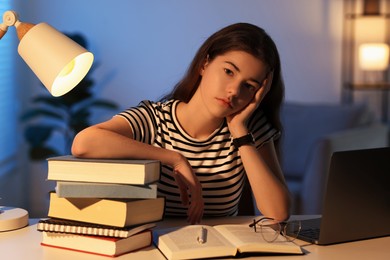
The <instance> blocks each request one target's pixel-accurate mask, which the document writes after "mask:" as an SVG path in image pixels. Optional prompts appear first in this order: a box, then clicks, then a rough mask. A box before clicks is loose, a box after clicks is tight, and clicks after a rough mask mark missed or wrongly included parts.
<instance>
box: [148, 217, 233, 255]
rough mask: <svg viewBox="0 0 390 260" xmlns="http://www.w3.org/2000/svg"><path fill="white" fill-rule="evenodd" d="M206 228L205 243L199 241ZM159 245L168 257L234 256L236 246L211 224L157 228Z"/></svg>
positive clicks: (157, 243)
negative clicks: (201, 231)
mask: <svg viewBox="0 0 390 260" xmlns="http://www.w3.org/2000/svg"><path fill="white" fill-rule="evenodd" d="M202 227H204V228H206V236H205V241H204V243H199V242H198V239H197V238H198V236H199V233H200V230H201V228H202ZM154 232H155V234H156V236H155V237H156V239H157V241H155V243H156V245H157V247H158V248H159V249H160V250H161V251H162V252H163V253H164V255H165V256H166V257H167V258H168V259H185V258H187V259H188V258H209V257H218V256H234V255H235V254H236V251H237V249H236V247H235V246H233V245H232V244H231V243H230V242H229V241H227V240H226V239H225V238H224V237H223V236H221V235H220V234H219V233H218V232H216V231H215V230H214V228H213V227H210V226H202V225H191V226H185V227H181V228H171V229H163V230H155V231H154Z"/></svg>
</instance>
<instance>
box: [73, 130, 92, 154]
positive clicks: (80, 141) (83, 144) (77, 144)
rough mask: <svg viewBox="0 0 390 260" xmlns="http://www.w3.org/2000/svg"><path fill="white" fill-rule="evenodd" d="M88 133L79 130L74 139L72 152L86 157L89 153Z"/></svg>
mask: <svg viewBox="0 0 390 260" xmlns="http://www.w3.org/2000/svg"><path fill="white" fill-rule="evenodd" d="M87 139H88V135H86V134H85V133H84V131H81V132H79V133H78V134H77V135H76V136H75V138H74V139H73V143H72V147H71V153H72V155H73V156H75V157H86V156H87V155H88V147H89V145H87V143H88V141H87Z"/></svg>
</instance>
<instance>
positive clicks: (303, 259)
mask: <svg viewBox="0 0 390 260" xmlns="http://www.w3.org/2000/svg"><path fill="white" fill-rule="evenodd" d="M301 218H302V217H301ZM252 219H253V217H230V218H223V219H206V220H204V222H203V223H204V224H208V225H214V224H222V223H249V222H251V220H252ZM36 222H37V220H31V221H30V224H31V225H30V226H28V227H26V228H23V229H19V230H15V231H9V232H3V233H0V259H2V260H3V259H4V260H8V259H15V260H16V259H23V260H30V259H31V260H40V259H45V260H62V259H63V260H69V259H72V260H89V259H104V260H107V259H109V258H107V257H103V256H97V255H92V254H87V253H79V252H73V251H70V250H63V249H57V248H50V247H44V246H41V245H40V242H41V239H42V234H41V233H40V232H38V231H37V230H36V225H35V223H36ZM185 224H186V222H185V220H177V219H166V220H164V221H163V222H160V223H158V227H170V226H178V225H185ZM158 227H157V228H158ZM297 243H298V244H299V245H301V246H302V248H303V249H304V250H305V251H306V253H305V255H298V256H291V255H289V256H270V257H264V256H259V257H257V258H258V259H267V258H269V259H272V260H279V259H284V260H287V259H291V260H310V259H311V260H314V259H315V260H321V259H326V260H328V259H332V260H337V259H343V260H349V259H350V260H352V259H353V260H359V259H364V260H366V259H375V260H381V259H383V260H388V259H390V237H384V238H376V239H369V240H363V241H356V242H350V243H342V244H336V245H330V246H317V245H312V244H307V243H306V242H303V241H297ZM114 259H118V260H123V259H137V260H139V259H141V260H148V259H151V260H159V259H165V258H164V257H163V256H162V255H161V254H160V252H159V251H158V250H157V249H156V248H155V247H154V246H150V247H148V248H146V249H143V250H140V251H137V252H133V253H129V254H126V255H123V256H120V257H117V258H114ZM245 259H256V257H248V258H245Z"/></svg>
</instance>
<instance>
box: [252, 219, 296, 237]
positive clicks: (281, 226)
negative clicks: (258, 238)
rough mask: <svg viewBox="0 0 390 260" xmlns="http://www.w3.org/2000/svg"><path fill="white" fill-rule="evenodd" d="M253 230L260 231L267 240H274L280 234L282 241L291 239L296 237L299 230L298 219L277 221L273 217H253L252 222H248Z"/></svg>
mask: <svg viewBox="0 0 390 260" xmlns="http://www.w3.org/2000/svg"><path fill="white" fill-rule="evenodd" d="M249 227H253V229H254V231H255V232H259V233H261V235H262V237H263V239H264V240H265V241H267V242H275V241H276V240H278V241H281V240H279V239H278V237H280V235H282V237H283V238H284V240H283V241H290V242H291V241H293V240H295V239H296V238H297V236H298V234H299V232H300V231H301V222H300V221H296V220H294V221H277V220H275V219H273V218H268V217H262V218H260V219H258V220H256V219H253V223H251V224H249Z"/></svg>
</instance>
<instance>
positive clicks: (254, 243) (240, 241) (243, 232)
mask: <svg viewBox="0 0 390 260" xmlns="http://www.w3.org/2000/svg"><path fill="white" fill-rule="evenodd" d="M214 228H215V230H217V231H218V232H220V233H221V234H222V235H223V236H224V237H225V238H226V239H227V240H229V241H230V242H231V243H232V244H234V245H235V246H236V247H237V248H238V251H240V252H264V253H265V252H267V253H293V254H302V250H301V248H300V246H298V245H296V244H294V243H293V242H288V241H286V240H285V238H284V237H283V236H282V235H280V236H279V237H278V238H277V240H275V241H274V242H267V241H265V240H264V239H263V237H262V235H261V233H260V232H255V231H254V230H253V228H250V227H249V226H248V225H219V226H215V227H214Z"/></svg>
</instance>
